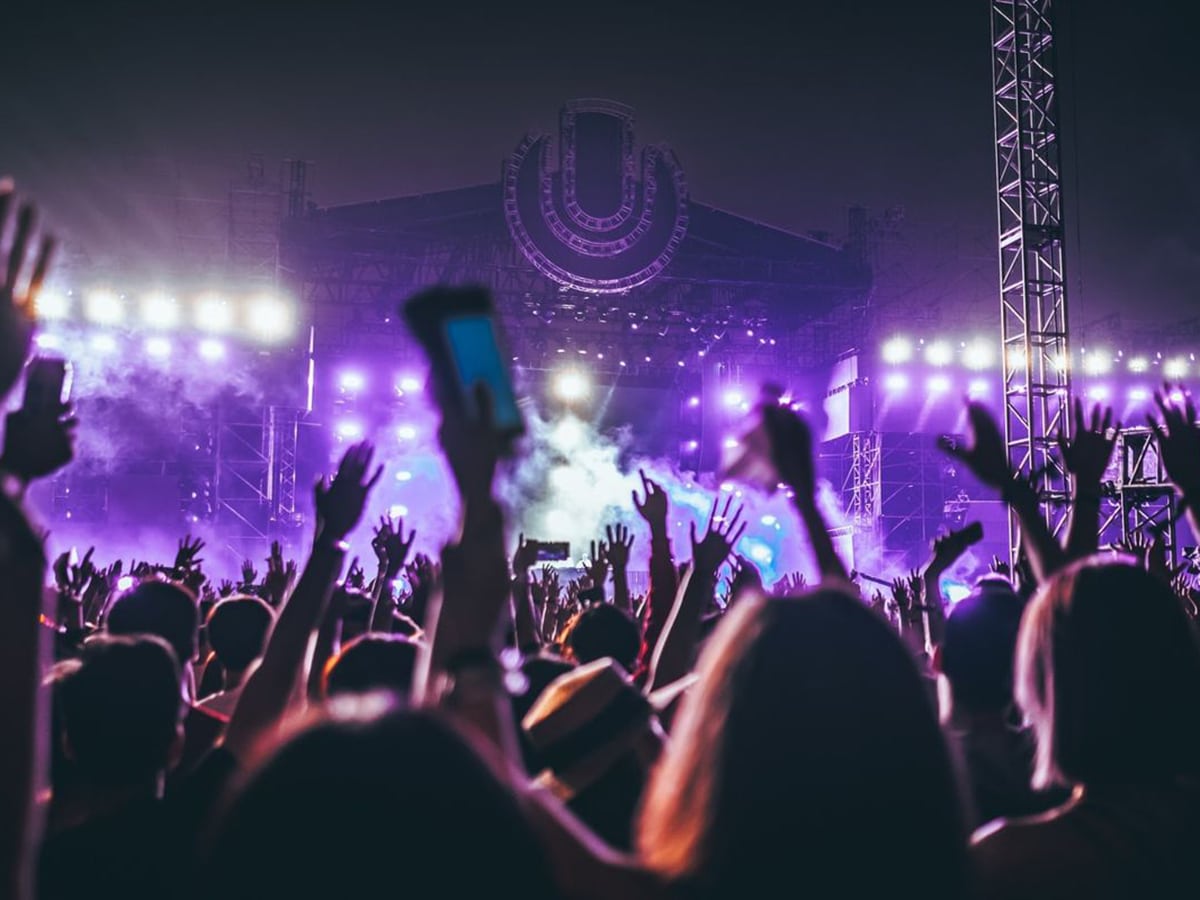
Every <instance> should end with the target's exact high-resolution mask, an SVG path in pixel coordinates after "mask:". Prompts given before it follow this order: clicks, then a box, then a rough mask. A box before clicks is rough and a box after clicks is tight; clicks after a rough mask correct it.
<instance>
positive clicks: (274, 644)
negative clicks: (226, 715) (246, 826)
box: [225, 442, 383, 758]
mask: <svg viewBox="0 0 1200 900" xmlns="http://www.w3.org/2000/svg"><path fill="white" fill-rule="evenodd" d="M374 453H375V451H374V448H373V447H372V446H371V444H369V443H367V442H363V443H361V444H355V445H354V446H353V447H351V448H350V449H349V450H347V451H346V455H345V456H343V457H342V462H341V465H340V466H339V467H338V473H337V475H336V476H335V477H334V479H333V482H332V484H330V485H328V486H326V485H325V483H324V481H321V482H318V484H317V487H316V502H315V508H316V514H317V534H316V539H315V540H314V541H313V548H312V553H311V554H310V555H309V558H308V562H307V564H306V565H305V566H304V572H303V573H302V574H301V575H300V581H299V582H298V583H297V584H296V589H295V590H294V591H293V592H292V595H291V597H289V598H288V600H287V603H285V604H284V606H283V608H282V609H281V610H280V612H279V616H278V618H277V619H276V620H275V628H274V630H273V631H272V633H271V637H270V639H269V640H268V642H267V647H266V650H265V651H264V652H263V658H262V662H261V663H260V664H259V666H258V668H257V669H255V671H254V674H253V675H251V676H250V677H249V679H247V681H246V686H245V688H244V689H243V690H242V694H241V697H239V698H238V703H237V706H236V707H235V708H234V711H233V715H232V717H231V718H230V721H229V726H228V727H227V729H226V732H225V747H226V748H227V749H229V751H230V752H232V753H233V755H234V756H237V757H239V758H242V757H243V756H244V754H245V753H246V752H247V751H248V750H249V749H250V748H251V746H252V744H253V743H254V742H255V741H256V740H257V739H258V737H259V736H260V735H262V734H263V733H264V732H265V731H266V730H267V729H270V728H273V727H275V726H276V725H277V724H278V723H279V721H280V719H281V718H282V717H283V714H284V713H285V712H286V710H287V708H288V705H289V703H290V701H291V698H292V696H293V694H294V692H295V689H296V685H297V681H298V679H301V678H303V677H304V674H305V671H304V670H305V662H306V657H307V655H308V652H309V644H310V642H311V640H312V636H313V631H314V630H315V629H316V628H317V625H318V624H319V623H320V621H321V617H322V616H323V615H324V614H325V610H326V607H327V606H328V604H329V597H330V595H331V594H332V592H333V585H334V582H336V581H337V576H338V573H339V572H340V571H341V567H342V562H343V560H344V559H345V557H346V550H347V547H346V543H345V540H346V536H347V535H348V534H349V533H350V532H351V531H352V530H353V529H354V526H356V525H357V524H358V521H359V519H361V518H362V514H363V508H364V507H365V505H366V502H367V495H368V494H369V493H370V491H371V489H372V488H373V487H374V486H375V484H376V483H377V482H378V481H379V476H380V475H381V474H382V473H383V468H382V466H381V467H379V468H378V469H376V470H375V472H374V474H369V472H370V468H371V459H372V457H373V456H374Z"/></svg>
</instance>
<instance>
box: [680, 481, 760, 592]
mask: <svg viewBox="0 0 1200 900" xmlns="http://www.w3.org/2000/svg"><path fill="white" fill-rule="evenodd" d="M732 506H733V495H732V494H730V495H729V496H728V497H726V498H725V506H724V507H723V508H722V507H721V498H720V497H718V498H717V499H716V500H714V501H713V508H712V512H711V513H710V514H709V516H708V526H707V528H706V529H705V532H704V536H703V537H702V538H701V537H699V536H697V534H696V523H695V522H693V523H692V527H691V537H692V563H693V565H694V566H695V567H696V570H697V571H698V572H702V573H704V574H706V575H708V576H710V577H711V576H713V575H716V573H717V570H718V569H720V568H721V566H722V564H723V563H724V562H725V560H727V559H728V558H729V554H730V552H731V551H732V550H733V548H734V547H735V546H736V545H737V542H738V541H739V540H741V538H742V535H743V534H744V533H745V531H746V524H747V523H746V522H743V521H742V513H743V512H744V511H745V509H746V507H745V506H744V505H740V504H739V505H738V508H737V510H736V511H734V514H733V516H732V517H731V516H730V515H729V510H730V508H731V507H732ZM718 510H720V513H719V514H718Z"/></svg>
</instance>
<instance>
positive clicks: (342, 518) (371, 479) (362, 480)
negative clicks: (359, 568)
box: [314, 441, 383, 543]
mask: <svg viewBox="0 0 1200 900" xmlns="http://www.w3.org/2000/svg"><path fill="white" fill-rule="evenodd" d="M374 456H375V447H374V446H373V445H372V444H371V443H370V442H369V441H362V442H360V443H358V444H354V445H353V446H351V447H350V448H349V449H347V450H346V453H345V455H343V456H342V461H341V463H340V464H339V465H338V471H337V475H335V476H334V478H333V481H332V482H331V483H328V484H327V483H326V481H325V479H323V478H322V479H321V480H320V481H318V482H317V485H316V487H315V489H314V492H315V494H316V497H315V501H316V511H317V534H318V536H319V537H320V539H322V540H329V541H333V542H334V543H338V542H341V541H344V540H345V539H346V535H348V534H349V533H350V532H351V531H353V530H354V527H355V526H356V525H357V524H358V522H359V520H360V519H361V518H362V514H363V509H364V508H365V507H366V504H367V496H368V495H369V494H370V493H371V489H372V488H374V487H375V485H376V484H378V483H379V478H380V476H381V475H383V466H379V467H378V468H377V469H375V471H374V473H373V474H371V475H370V476H368V472H369V471H370V469H371V460H372V459H373V458H374Z"/></svg>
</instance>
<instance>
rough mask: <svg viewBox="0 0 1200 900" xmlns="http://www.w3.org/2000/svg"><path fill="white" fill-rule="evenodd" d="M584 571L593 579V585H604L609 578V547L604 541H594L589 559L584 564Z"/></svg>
mask: <svg viewBox="0 0 1200 900" xmlns="http://www.w3.org/2000/svg"><path fill="white" fill-rule="evenodd" d="M583 571H584V572H586V573H587V576H588V578H590V579H591V582H592V587H604V582H605V581H607V580H608V548H607V547H606V546H605V544H604V541H600V542H599V543H597V542H596V541H592V547H591V551H590V552H589V554H588V559H587V561H586V562H584V564H583Z"/></svg>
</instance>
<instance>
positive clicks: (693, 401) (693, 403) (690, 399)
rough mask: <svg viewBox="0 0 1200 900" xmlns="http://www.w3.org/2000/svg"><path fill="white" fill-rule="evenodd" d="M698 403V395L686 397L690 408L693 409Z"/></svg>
mask: <svg viewBox="0 0 1200 900" xmlns="http://www.w3.org/2000/svg"><path fill="white" fill-rule="evenodd" d="M699 405H700V398H699V397H688V406H690V407H691V408H692V409H695V408H696V407H697V406H699Z"/></svg>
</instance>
